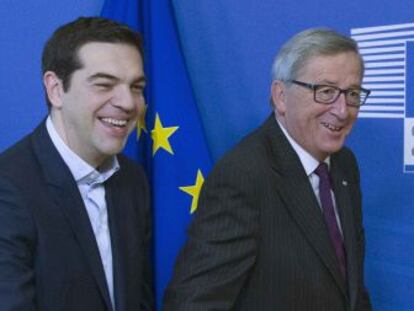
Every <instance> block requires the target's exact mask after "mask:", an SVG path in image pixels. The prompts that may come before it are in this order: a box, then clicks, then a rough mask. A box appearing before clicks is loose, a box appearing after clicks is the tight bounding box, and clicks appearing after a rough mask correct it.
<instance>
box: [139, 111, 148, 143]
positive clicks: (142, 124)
mask: <svg viewBox="0 0 414 311" xmlns="http://www.w3.org/2000/svg"><path fill="white" fill-rule="evenodd" d="M147 108H148V105H144V107H143V108H142V111H141V112H140V114H139V116H138V120H137V139H139V138H140V137H141V134H142V131H144V132H145V133H148V130H147V122H146V121H145V116H146V114H147Z"/></svg>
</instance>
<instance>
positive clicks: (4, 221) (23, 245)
mask: <svg viewBox="0 0 414 311" xmlns="http://www.w3.org/2000/svg"><path fill="white" fill-rule="evenodd" d="M35 240H36V234H35V229H34V223H33V219H32V216H31V214H30V212H29V209H28V208H27V203H26V202H24V199H23V197H22V194H21V191H19V189H18V188H17V187H15V186H14V185H12V184H11V183H10V182H9V181H8V180H6V179H5V178H2V177H0V305H1V310H3V311H12V310H19V311H32V310H35V309H36V306H35V290H34V286H35V285H34V267H33V265H34V263H33V254H34V252H35V244H36V241H35Z"/></svg>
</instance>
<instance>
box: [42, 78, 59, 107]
mask: <svg viewBox="0 0 414 311" xmlns="http://www.w3.org/2000/svg"><path fill="white" fill-rule="evenodd" d="M43 84H44V86H45V89H46V93H47V97H48V99H49V101H50V103H51V105H52V107H53V108H58V109H59V108H60V107H61V106H62V96H63V93H64V91H63V84H62V81H61V80H60V79H59V78H58V76H57V75H56V74H55V73H54V72H53V71H46V72H45V74H44V75H43Z"/></svg>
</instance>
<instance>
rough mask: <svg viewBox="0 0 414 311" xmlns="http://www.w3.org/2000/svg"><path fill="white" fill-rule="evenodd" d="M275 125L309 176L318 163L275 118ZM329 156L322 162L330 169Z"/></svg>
mask: <svg viewBox="0 0 414 311" xmlns="http://www.w3.org/2000/svg"><path fill="white" fill-rule="evenodd" d="M276 121H277V123H278V124H279V126H280V128H281V129H282V132H283V134H285V136H286V138H287V139H288V141H289V143H290V144H291V146H292V148H293V150H295V152H296V154H297V155H298V156H299V159H300V162H301V163H302V166H303V168H304V169H305V172H306V175H307V176H310V175H311V174H312V173H313V172H314V171H315V170H316V168H317V167H318V166H319V161H318V160H316V159H315V158H314V157H313V156H312V155H311V154H310V153H309V152H308V151H306V150H305V149H303V147H302V146H301V145H299V144H298V143H297V142H296V141H295V140H294V139H293V137H292V136H290V134H289V133H288V131H287V130H286V129H285V128H284V126H283V124H282V123H280V122H279V120H278V119H277V118H276ZM330 160H331V159H330V156H328V157H327V158H326V159H325V160H324V161H323V162H325V163H326V164H328V168H329V167H330Z"/></svg>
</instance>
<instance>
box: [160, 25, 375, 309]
mask: <svg viewBox="0 0 414 311" xmlns="http://www.w3.org/2000/svg"><path fill="white" fill-rule="evenodd" d="M362 77H363V62H362V59H361V56H360V55H359V52H358V48H357V45H356V43H355V42H354V41H353V40H352V39H350V38H348V37H345V36H342V35H340V34H338V33H336V32H334V31H331V30H327V29H310V30H306V31H304V32H301V33H299V34H297V35H296V36H294V37H293V38H292V39H291V40H289V41H288V42H287V43H286V44H285V45H284V46H283V47H282V49H281V50H280V52H279V54H278V56H277V57H276V59H275V62H274V64H273V83H272V87H271V99H272V104H273V108H274V114H272V115H271V116H270V117H269V118H268V119H267V120H266V121H265V123H264V124H263V125H262V126H261V127H260V128H258V129H257V130H256V131H255V132H253V133H252V134H250V135H249V136H247V137H246V138H245V139H243V140H242V142H241V143H240V144H239V145H237V146H236V147H235V148H234V149H233V150H232V151H231V152H230V153H228V154H227V155H226V156H225V157H224V158H223V159H222V160H221V161H220V162H219V163H218V164H217V166H216V167H215V168H214V170H213V172H212V173H211V175H210V176H209V178H208V179H207V181H206V183H205V185H204V187H203V189H202V192H201V196H200V201H199V208H198V212H197V214H196V216H195V218H194V221H193V223H192V225H191V227H190V229H189V239H188V241H187V243H186V245H185V247H184V249H183V250H182V251H181V253H180V256H179V258H178V261H177V264H176V268H175V273H174V276H173V279H172V281H171V283H170V285H169V287H168V289H167V291H166V294H165V310H166V311H170V310H180V311H183V310H191V311H197V310H260V311H265V310H269V311H270V310H272V311H274V310H286V311H287V310H298V311H305V310H306V311H345V310H346V311H348V310H352V311H357V310H358V311H359V310H370V309H371V306H370V302H369V298H368V294H367V291H366V289H365V286H364V281H363V274H364V272H363V262H364V230H363V227H362V219H361V193H360V186H359V172H358V167H357V163H356V160H355V158H354V156H353V154H352V152H351V151H350V150H349V149H347V148H345V147H343V145H344V141H345V138H346V136H347V135H348V134H349V133H350V131H351V129H352V126H353V124H354V122H355V120H356V118H357V115H358V110H359V107H360V106H361V105H363V104H364V102H365V100H366V99H367V97H368V95H369V93H370V92H369V91H368V90H366V89H363V88H362V87H361V82H362Z"/></svg>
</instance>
